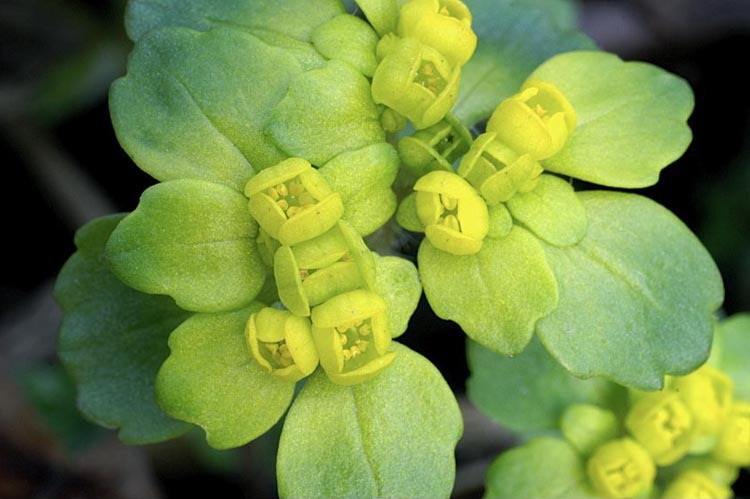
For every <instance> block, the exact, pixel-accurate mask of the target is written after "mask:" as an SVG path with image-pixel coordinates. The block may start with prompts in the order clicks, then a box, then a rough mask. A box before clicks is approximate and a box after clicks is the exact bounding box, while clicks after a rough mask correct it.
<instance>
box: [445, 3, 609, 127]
mask: <svg viewBox="0 0 750 499" xmlns="http://www.w3.org/2000/svg"><path fill="white" fill-rule="evenodd" d="M523 3H529V2H523ZM466 5H467V6H468V7H469V9H471V13H472V17H473V23H472V27H473V29H474V31H475V32H476V34H477V37H478V42H477V49H476V51H475V53H474V55H473V56H472V58H471V59H470V60H469V62H468V63H466V65H465V66H463V67H462V68H461V89H460V92H459V96H458V101H457V102H456V106H455V107H454V108H453V111H452V112H453V114H454V115H455V116H456V117H457V118H458V119H459V120H460V121H462V122H463V123H466V124H467V125H472V124H474V123H476V122H478V121H480V120H482V119H486V118H488V117H489V116H490V114H491V113H492V111H493V110H494V109H495V107H496V106H497V105H498V104H499V103H500V101H501V100H502V99H504V98H506V97H509V96H511V95H513V94H514V93H516V92H517V91H518V88H519V87H520V86H521V83H523V81H524V80H525V79H526V78H527V77H528V76H529V74H530V73H531V72H532V71H533V70H534V68H536V67H537V66H539V65H540V64H541V63H543V62H544V61H545V60H547V59H548V58H550V57H552V56H553V55H555V54H559V53H561V52H567V51H571V50H582V49H592V48H594V43H593V42H592V41H591V40H590V39H589V38H587V37H586V36H585V35H583V34H582V33H580V32H579V31H575V30H568V29H563V28H561V27H560V26H559V25H558V24H557V23H556V22H555V21H553V20H552V19H551V17H550V15H549V12H547V11H546V10H543V9H540V8H538V7H534V6H531V5H521V4H517V3H516V2H509V1H500V2H498V1H496V0H467V1H466Z"/></svg>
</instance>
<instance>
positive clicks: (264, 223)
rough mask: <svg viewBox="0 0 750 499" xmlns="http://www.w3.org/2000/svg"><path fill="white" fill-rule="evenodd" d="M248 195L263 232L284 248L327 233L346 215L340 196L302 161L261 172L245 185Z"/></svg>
mask: <svg viewBox="0 0 750 499" xmlns="http://www.w3.org/2000/svg"><path fill="white" fill-rule="evenodd" d="M245 195H246V196H247V197H248V198H249V199H250V202H249V204H248V207H249V209H250V214H251V215H252V216H253V218H255V220H256V221H257V222H258V224H259V225H260V226H261V228H262V229H263V230H265V231H266V232H267V233H268V234H269V235H270V236H271V237H273V238H274V239H278V240H279V241H280V242H281V244H285V245H292V244H297V243H301V242H302V241H307V240H308V239H312V238H314V237H315V236H318V235H320V234H322V233H324V232H326V231H327V230H329V229H330V228H331V227H333V226H334V225H335V224H336V222H338V220H339V219H340V218H341V215H343V213H344V204H343V202H342V201H341V196H340V195H339V194H338V193H337V192H333V191H332V190H331V188H330V187H329V185H328V182H326V180H325V179H324V178H323V176H322V175H321V174H320V172H318V170H316V169H315V168H313V167H312V166H311V165H310V163H309V162H307V161H305V160H304V159H301V158H289V159H286V160H284V161H282V162H281V163H278V164H276V165H274V166H272V167H270V168H266V169H265V170H261V171H260V172H258V174H257V175H255V176H254V177H253V178H251V179H250V180H249V181H248V182H247V184H246V185H245Z"/></svg>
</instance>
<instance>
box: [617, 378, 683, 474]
mask: <svg viewBox="0 0 750 499" xmlns="http://www.w3.org/2000/svg"><path fill="white" fill-rule="evenodd" d="M625 427H626V428H627V429H628V431H629V432H630V433H631V434H632V435H633V437H635V439H636V440H637V441H638V442H639V443H640V444H641V445H643V447H645V448H646V450H647V451H648V452H649V454H651V456H653V458H654V461H655V462H656V464H658V465H660V466H666V465H669V464H672V463H674V462H676V461H677V460H678V459H680V458H682V457H683V456H685V454H687V452H688V450H689V449H690V445H691V444H692V442H693V436H694V435H695V432H694V426H693V417H692V415H691V414H690V411H688V409H687V407H686V406H685V404H684V403H683V402H682V400H681V399H680V397H679V396H678V395H677V394H676V393H674V392H669V391H667V392H653V393H648V394H646V395H644V396H643V397H641V398H639V399H638V400H637V401H636V402H635V404H633V406H632V407H631V408H630V411H629V412H628V415H627V416H626V417H625Z"/></svg>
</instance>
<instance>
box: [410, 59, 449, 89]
mask: <svg viewBox="0 0 750 499" xmlns="http://www.w3.org/2000/svg"><path fill="white" fill-rule="evenodd" d="M414 83H417V84H418V85H421V86H423V87H424V88H426V89H427V90H429V91H430V92H431V93H433V94H434V95H439V94H440V92H442V91H443V90H444V89H445V86H446V84H447V83H446V81H445V80H444V79H443V77H442V76H441V75H440V73H439V72H438V70H437V67H436V66H435V64H434V63H432V62H430V61H425V60H423V61H422V62H421V63H420V65H419V69H418V70H417V74H416V76H415V78H414Z"/></svg>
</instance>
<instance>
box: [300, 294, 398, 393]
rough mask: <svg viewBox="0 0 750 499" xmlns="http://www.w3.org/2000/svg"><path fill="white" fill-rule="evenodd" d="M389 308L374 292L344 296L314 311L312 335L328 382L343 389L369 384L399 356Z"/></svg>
mask: <svg viewBox="0 0 750 499" xmlns="http://www.w3.org/2000/svg"><path fill="white" fill-rule="evenodd" d="M386 308H387V305H386V303H385V301H384V300H383V299H382V298H381V297H380V296H379V295H377V294H375V293H373V292H371V291H365V290H361V289H360V290H355V291H349V292H348V293H342V294H340V295H338V296H335V297H333V298H331V299H330V300H328V301H327V302H325V303H323V304H322V305H318V306H317V307H315V308H313V310H312V333H313V339H314V340H315V345H316V347H317V350H318V354H319V355H320V365H321V366H323V369H324V370H325V372H326V374H327V375H328V378H329V379H330V380H331V381H333V382H334V383H337V384H340V385H353V384H356V383H361V382H363V381H367V380H368V379H370V378H372V377H374V376H376V375H377V374H378V373H380V371H382V370H383V369H385V368H386V367H387V366H388V365H389V364H390V363H391V362H393V359H394V357H395V356H396V353H395V352H389V351H388V347H389V346H390V344H391V335H390V333H389V331H388V319H387V317H386Z"/></svg>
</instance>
